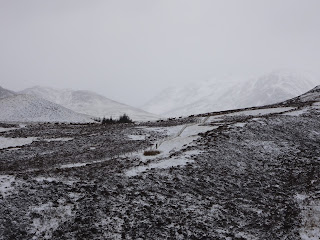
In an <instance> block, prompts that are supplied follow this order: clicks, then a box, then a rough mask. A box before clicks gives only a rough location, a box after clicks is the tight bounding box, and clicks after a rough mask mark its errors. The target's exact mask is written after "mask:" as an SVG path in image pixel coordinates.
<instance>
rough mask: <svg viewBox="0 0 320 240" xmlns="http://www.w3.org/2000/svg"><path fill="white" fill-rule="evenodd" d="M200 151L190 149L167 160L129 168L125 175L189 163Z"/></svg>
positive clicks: (130, 175) (134, 174)
mask: <svg viewBox="0 0 320 240" xmlns="http://www.w3.org/2000/svg"><path fill="white" fill-rule="evenodd" d="M199 153H200V151H198V150H194V151H188V152H185V153H184V154H183V155H182V156H179V157H173V158H169V159H165V160H161V161H159V162H153V163H150V164H148V165H146V166H139V167H136V168H132V169H130V170H128V171H127V172H126V173H125V175H126V176H128V177H132V176H136V175H138V174H140V173H142V172H145V171H147V170H150V169H153V168H170V167H176V166H185V165H187V164H188V163H192V162H194V160H193V159H191V156H194V155H197V154H199Z"/></svg>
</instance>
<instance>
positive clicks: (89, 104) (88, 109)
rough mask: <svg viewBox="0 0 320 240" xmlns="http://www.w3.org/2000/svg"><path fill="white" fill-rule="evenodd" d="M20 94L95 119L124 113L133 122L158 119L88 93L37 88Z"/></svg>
mask: <svg viewBox="0 0 320 240" xmlns="http://www.w3.org/2000/svg"><path fill="white" fill-rule="evenodd" d="M21 93H24V94H29V95H33V96H37V97H40V98H43V99H46V100H48V101H51V102H54V103H57V104H60V105H62V106H64V107H66V108H69V109H71V110H73V111H75V112H78V113H83V114H88V115H91V116H95V117H110V116H111V117H113V118H117V117H119V116H120V115H123V114H124V113H125V114H127V115H129V116H130V118H132V119H133V120H135V121H146V120H156V119H159V117H158V116H156V115H155V114H151V113H148V112H145V111H143V110H140V109H137V108H134V107H131V106H128V105H125V104H122V103H118V102H116V101H113V100H110V99H108V98H106V97H104V96H101V95H99V94H96V93H94V92H90V91H74V90H69V89H53V88H48V87H39V86H37V87H33V88H28V89H25V90H23V91H22V92H21Z"/></svg>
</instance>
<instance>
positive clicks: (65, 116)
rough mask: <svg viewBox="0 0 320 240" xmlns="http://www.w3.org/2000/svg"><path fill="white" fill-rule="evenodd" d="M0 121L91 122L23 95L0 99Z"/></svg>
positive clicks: (81, 115) (85, 117)
mask: <svg viewBox="0 0 320 240" xmlns="http://www.w3.org/2000/svg"><path fill="white" fill-rule="evenodd" d="M0 121H18V122H78V123H85V122H93V120H92V119H91V117H90V116H88V115H84V114H80V113H76V112H74V111H72V110H70V109H67V108H64V107H62V106H60V105H58V104H55V103H52V102H49V101H47V100H44V99H42V98H38V97H35V96H30V95H24V94H21V95H16V96H12V97H7V98H3V99H0Z"/></svg>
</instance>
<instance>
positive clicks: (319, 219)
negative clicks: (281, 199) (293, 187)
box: [295, 194, 320, 240]
mask: <svg viewBox="0 0 320 240" xmlns="http://www.w3.org/2000/svg"><path fill="white" fill-rule="evenodd" d="M295 199H296V201H297V202H298V204H299V206H300V209H301V217H302V221H301V227H300V237H301V239H302V240H319V236H320V201H319V200H313V199H312V197H311V196H308V195H306V194H297V195H296V196H295Z"/></svg>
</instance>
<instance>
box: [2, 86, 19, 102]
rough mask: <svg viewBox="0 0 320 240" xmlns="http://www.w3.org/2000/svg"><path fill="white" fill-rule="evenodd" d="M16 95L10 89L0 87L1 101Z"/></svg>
mask: <svg viewBox="0 0 320 240" xmlns="http://www.w3.org/2000/svg"><path fill="white" fill-rule="evenodd" d="M15 95H16V93H15V92H13V91H10V90H8V89H5V88H2V87H0V99H1V98H7V97H12V96H15Z"/></svg>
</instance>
